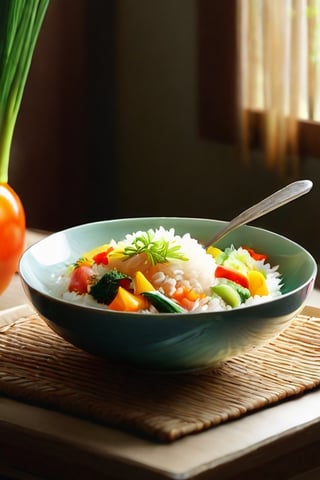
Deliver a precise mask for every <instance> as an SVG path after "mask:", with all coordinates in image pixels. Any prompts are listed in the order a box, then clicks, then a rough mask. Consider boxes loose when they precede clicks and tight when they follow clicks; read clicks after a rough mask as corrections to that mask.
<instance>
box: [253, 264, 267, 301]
mask: <svg viewBox="0 0 320 480" xmlns="http://www.w3.org/2000/svg"><path fill="white" fill-rule="evenodd" d="M248 283H249V286H248V288H249V291H250V294H251V295H252V296H255V295H260V296H265V295H268V294H269V290H268V285H267V282H266V279H265V276H264V275H263V273H261V272H259V271H258V270H249V272H248Z"/></svg>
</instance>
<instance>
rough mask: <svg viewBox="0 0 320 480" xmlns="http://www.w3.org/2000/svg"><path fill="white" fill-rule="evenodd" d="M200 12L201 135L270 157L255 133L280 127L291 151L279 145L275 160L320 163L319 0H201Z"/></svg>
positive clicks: (263, 143)
mask: <svg viewBox="0 0 320 480" xmlns="http://www.w3.org/2000/svg"><path fill="white" fill-rule="evenodd" d="M198 8H199V10H198V24H199V114H200V115H199V119H200V132H201V134H202V135H203V136H204V137H206V138H212V139H215V140H218V141H222V142H228V143H230V142H232V143H235V142H237V140H238V139H240V138H242V140H243V139H244V138H246V136H247V138H248V143H249V144H250V146H251V147H252V146H260V147H261V146H264V148H265V151H266V156H267V157H268V155H271V154H272V153H274V152H272V149H273V148H275V147H274V145H272V144H271V143H269V144H268V143H267V142H268V141H269V142H270V138H269V139H268V138H267V137H266V136H265V135H263V134H261V132H264V133H265V132H266V128H267V127H268V125H269V127H268V128H270V129H271V130H272V129H273V130H274V131H275V132H276V133H279V131H280V128H279V125H281V128H283V129H285V131H286V134H287V135H288V138H289V140H290V142H291V147H292V149H291V151H290V150H289V151H288V150H286V151H285V150H284V145H283V144H282V145H280V148H282V150H279V151H278V155H279V152H280V156H282V158H283V155H282V154H283V153H284V151H285V153H286V156H287V158H290V155H291V156H294V155H295V154H297V155H300V156H301V157H303V156H304V155H312V156H316V157H320V142H319V141H318V138H319V135H320V124H319V123H318V122H319V120H320V101H319V99H320V95H319V91H318V89H319V88H320V67H319V65H320V62H319V53H318V51H319V52H320V49H319V48H318V44H319V43H320V33H319V30H320V2H319V0H281V2H279V1H278V0H239V1H237V0H227V1H225V2H212V1H210V0H200V1H199V3H198ZM271 16H272V17H271ZM276 33H277V34H278V36H276ZM240 40H241V42H240ZM279 42H282V45H280V46H279ZM244 44H246V46H247V49H240V45H244ZM273 73H274V75H272V74H273ZM243 79H245V81H243ZM275 79H276V80H275ZM298 92H299V95H298ZM301 92H302V93H301ZM240 93H241V95H240ZM296 100H297V101H296ZM240 114H242V117H241V115H240ZM279 115H282V116H283V119H284V120H283V123H279ZM296 117H297V118H298V120H297V121H296V120H295V119H296ZM240 126H242V130H241V128H240ZM271 130H270V131H269V134H271V133H270V132H271ZM240 132H241V134H240ZM295 136H296V137H295ZM294 138H297V143H296V145H295V143H294V141H293V139H294ZM290 142H289V146H290ZM295 146H296V152H295V151H294V148H295ZM268 149H269V150H268ZM283 168H286V165H280V170H283ZM282 173H283V171H282Z"/></svg>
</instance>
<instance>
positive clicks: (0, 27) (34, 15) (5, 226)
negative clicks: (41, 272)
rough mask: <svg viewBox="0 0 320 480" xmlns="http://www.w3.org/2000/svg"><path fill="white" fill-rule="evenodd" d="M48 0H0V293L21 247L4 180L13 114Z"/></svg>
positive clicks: (20, 224) (17, 211)
mask: <svg viewBox="0 0 320 480" xmlns="http://www.w3.org/2000/svg"><path fill="white" fill-rule="evenodd" d="M49 1H50V0H0V293H2V292H3V291H4V289H5V288H6V286H7V285H8V283H9V282H10V280H11V277H12V275H13V273H14V272H15V270H16V268H17V263H18V260H19V257H20V255H21V253H22V250H23V247H24V235H25V215H24V209H23V205H22V203H21V201H20V198H19V196H18V195H17V194H16V192H15V191H14V190H13V189H12V188H11V187H10V186H9V184H8V172H9V162H10V153H11V146H12V141H13V136H14V130H15V125H16V121H17V116H18V113H19V109H20V106H21V101H22V98H23V93H24V89H25V85H26V82H27V79H28V74H29V70H30V66H31V62H32V57H33V54H34V50H35V47H36V43H37V40H38V36H39V33H40V30H41V27H42V24H43V20H44V18H45V15H46V11H47V9H48V5H49Z"/></svg>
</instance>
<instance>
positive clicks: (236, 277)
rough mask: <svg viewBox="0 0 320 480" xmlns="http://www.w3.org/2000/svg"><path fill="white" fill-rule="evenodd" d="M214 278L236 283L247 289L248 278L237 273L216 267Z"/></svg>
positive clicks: (220, 266)
mask: <svg viewBox="0 0 320 480" xmlns="http://www.w3.org/2000/svg"><path fill="white" fill-rule="evenodd" d="M215 277H216V278H226V279H228V280H231V281H232V282H235V283H238V284H239V285H241V286H242V287H244V288H248V285H249V283H248V277H247V276H246V275H244V274H243V273H241V272H239V271H235V270H232V269H230V268H226V267H224V266H222V265H218V266H217V268H216V271H215Z"/></svg>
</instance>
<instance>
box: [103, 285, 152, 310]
mask: <svg viewBox="0 0 320 480" xmlns="http://www.w3.org/2000/svg"><path fill="white" fill-rule="evenodd" d="M148 306H149V302H148V300H147V299H146V298H144V297H143V296H142V295H134V294H133V293H131V292H129V291H128V290H126V289H125V288H123V287H119V288H118V293H117V295H116V296H115V297H114V299H113V300H112V302H111V303H110V304H109V305H108V308H110V310H118V311H121V312H137V311H139V310H142V309H145V308H148Z"/></svg>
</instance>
